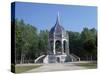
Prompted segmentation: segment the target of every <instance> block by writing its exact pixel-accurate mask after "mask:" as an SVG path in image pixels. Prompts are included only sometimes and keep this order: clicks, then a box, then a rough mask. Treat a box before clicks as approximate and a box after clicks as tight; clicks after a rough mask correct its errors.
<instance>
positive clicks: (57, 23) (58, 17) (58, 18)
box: [56, 11, 59, 24]
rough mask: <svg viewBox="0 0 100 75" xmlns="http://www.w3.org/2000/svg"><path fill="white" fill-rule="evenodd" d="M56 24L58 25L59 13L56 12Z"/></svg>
mask: <svg viewBox="0 0 100 75" xmlns="http://www.w3.org/2000/svg"><path fill="white" fill-rule="evenodd" d="M56 24H59V11H58V15H57V20H56Z"/></svg>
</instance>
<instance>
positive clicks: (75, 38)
mask: <svg viewBox="0 0 100 75" xmlns="http://www.w3.org/2000/svg"><path fill="white" fill-rule="evenodd" d="M68 34H69V49H70V53H74V54H76V55H77V56H79V57H81V59H85V60H86V58H87V57H89V58H90V57H94V58H95V59H96V57H97V31H96V29H95V28H92V29H88V28H84V29H83V31H82V32H81V33H79V32H72V31H68ZM48 35H49V32H48V30H40V32H38V31H37V28H35V27H34V26H33V25H30V24H26V23H25V22H24V21H23V20H18V19H16V20H15V49H16V63H29V62H30V63H31V62H34V59H36V58H37V57H39V56H40V55H42V54H47V51H48Z"/></svg>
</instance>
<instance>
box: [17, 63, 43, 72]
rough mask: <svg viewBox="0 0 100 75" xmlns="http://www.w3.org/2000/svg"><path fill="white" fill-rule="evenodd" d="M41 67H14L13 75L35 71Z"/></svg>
mask: <svg viewBox="0 0 100 75" xmlns="http://www.w3.org/2000/svg"><path fill="white" fill-rule="evenodd" d="M40 66H42V65H27V66H15V73H23V72H26V71H28V70H31V69H35V68H37V67H40Z"/></svg>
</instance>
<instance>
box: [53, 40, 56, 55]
mask: <svg viewBox="0 0 100 75" xmlns="http://www.w3.org/2000/svg"><path fill="white" fill-rule="evenodd" d="M53 53H54V54H56V51H55V39H54V41H53Z"/></svg>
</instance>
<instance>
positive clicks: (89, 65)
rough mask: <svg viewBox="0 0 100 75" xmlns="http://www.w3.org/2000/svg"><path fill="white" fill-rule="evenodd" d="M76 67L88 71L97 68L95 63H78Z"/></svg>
mask: <svg viewBox="0 0 100 75" xmlns="http://www.w3.org/2000/svg"><path fill="white" fill-rule="evenodd" d="M78 66H82V67H86V68H88V69H95V68H97V63H79V64H78Z"/></svg>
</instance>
